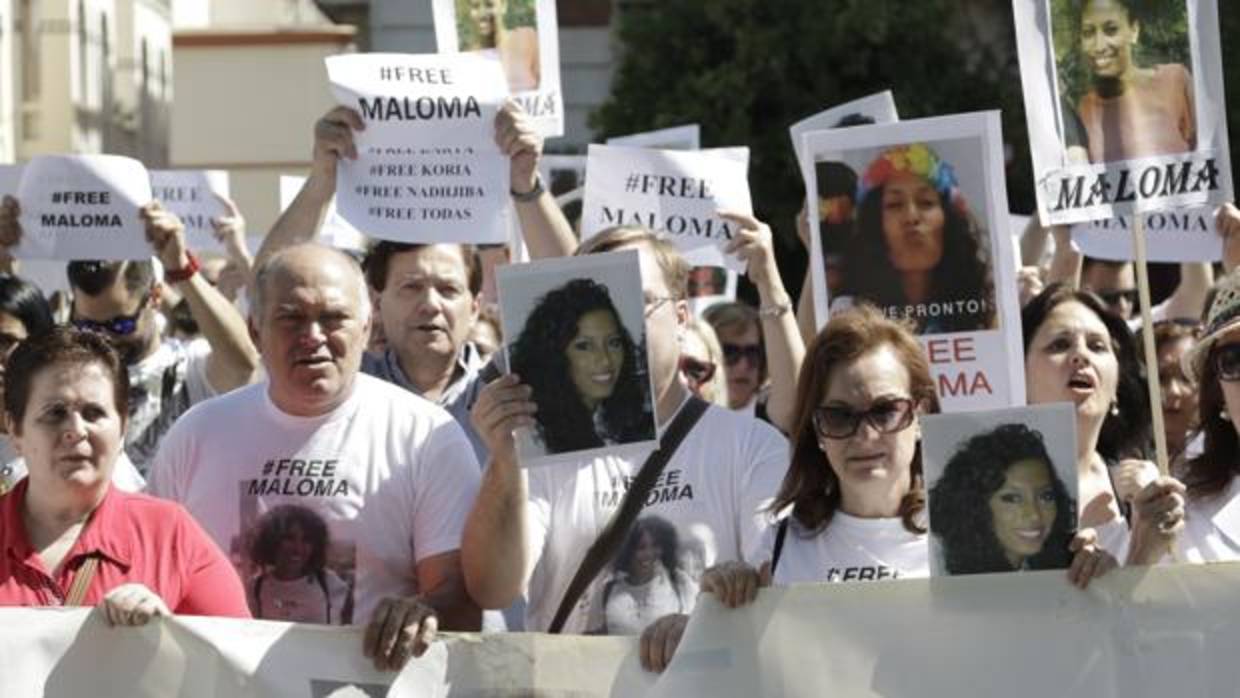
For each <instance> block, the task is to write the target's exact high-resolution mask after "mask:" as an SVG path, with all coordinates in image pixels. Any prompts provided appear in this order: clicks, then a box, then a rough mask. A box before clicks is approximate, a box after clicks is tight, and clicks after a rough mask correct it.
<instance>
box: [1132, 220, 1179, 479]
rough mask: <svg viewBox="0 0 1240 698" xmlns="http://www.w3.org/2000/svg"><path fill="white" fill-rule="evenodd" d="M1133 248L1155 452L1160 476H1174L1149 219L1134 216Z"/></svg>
mask: <svg viewBox="0 0 1240 698" xmlns="http://www.w3.org/2000/svg"><path fill="white" fill-rule="evenodd" d="M1132 247H1133V251H1134V252H1135V255H1134V256H1135V259H1134V260H1133V265H1134V266H1135V267H1136V272H1137V294H1138V296H1140V300H1141V305H1140V308H1141V341H1142V343H1143V344H1144V345H1145V382H1146V385H1147V386H1149V390H1150V415H1151V416H1153V418H1154V453H1155V455H1156V456H1157V458H1158V460H1157V461H1156V463H1157V465H1158V472H1159V474H1161V475H1163V476H1164V477H1165V476H1167V475H1168V474H1169V473H1170V461H1169V460H1168V458H1167V431H1166V429H1165V428H1164V427H1163V408H1162V387H1161V386H1160V385H1159V382H1158V354H1157V353H1155V348H1154V318H1153V317H1152V313H1151V310H1152V309H1153V308H1152V306H1151V305H1150V274H1149V270H1148V269H1146V254H1145V216H1144V215H1142V214H1140V213H1135V214H1133V216H1132Z"/></svg>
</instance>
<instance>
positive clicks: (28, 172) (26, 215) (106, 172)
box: [13, 155, 152, 260]
mask: <svg viewBox="0 0 1240 698" xmlns="http://www.w3.org/2000/svg"><path fill="white" fill-rule="evenodd" d="M17 198H18V200H19V201H20V202H21V211H22V213H21V225H22V241H21V243H20V244H19V245H18V246H17V247H16V248H14V250H13V253H14V256H16V257H19V258H35V259H60V260H72V259H109V260H113V259H149V258H150V257H151V252H152V250H151V245H150V243H148V242H147V241H146V232H145V228H144V227H143V225H142V221H141V220H140V219H139V217H138V209H139V208H140V207H142V206H144V205H145V204H146V203H147V202H149V201H150V200H151V178H150V175H149V174H148V173H147V171H146V168H145V167H143V166H142V163H140V162H138V161H137V160H133V159H131V158H126V157H120V156H118V155H38V156H35V157H34V158H32V159H31V160H30V162H29V163H27V164H26V166H25V168H24V169H23V171H22V178H21V184H20V186H19V187H18V196H17Z"/></svg>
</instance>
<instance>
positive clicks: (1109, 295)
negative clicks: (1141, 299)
mask: <svg viewBox="0 0 1240 698" xmlns="http://www.w3.org/2000/svg"><path fill="white" fill-rule="evenodd" d="M1098 297H1099V298H1101V299H1102V302H1103V303H1106V304H1107V305H1119V304H1120V301H1128V304H1129V305H1131V306H1132V307H1134V308H1135V307H1137V300H1138V298H1137V289H1135V288H1129V289H1124V290H1119V291H1103V292H1101V293H1099V294H1098Z"/></svg>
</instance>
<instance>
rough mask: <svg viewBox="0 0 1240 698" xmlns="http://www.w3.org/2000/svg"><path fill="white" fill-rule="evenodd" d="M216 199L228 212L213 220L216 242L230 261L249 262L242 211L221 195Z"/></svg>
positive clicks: (217, 195) (212, 228)
mask: <svg viewBox="0 0 1240 698" xmlns="http://www.w3.org/2000/svg"><path fill="white" fill-rule="evenodd" d="M215 198H216V199H218V200H219V202H220V203H221V204H223V205H224V208H225V209H226V210H227V211H228V213H226V214H225V215H223V216H216V217H215V218H212V219H211V231H212V233H213V234H214V235H215V240H216V242H218V243H219V244H220V245H221V246H222V247H223V248H224V252H225V253H226V254H227V255H228V258H229V259H230V260H234V261H237V260H245V261H249V259H250V250H249V248H247V247H246V242H245V216H243V215H241V209H239V208H237V204H236V203H234V202H233V200H232V199H230V198H228V197H227V196H222V195H220V194H216V195H215Z"/></svg>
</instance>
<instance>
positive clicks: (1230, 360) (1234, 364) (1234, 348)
mask: <svg viewBox="0 0 1240 698" xmlns="http://www.w3.org/2000/svg"><path fill="white" fill-rule="evenodd" d="M1214 369H1215V371H1217V372H1218V378H1219V380H1222V381H1227V382H1228V383H1235V382H1237V381H1240V343H1236V344H1227V345H1224V346H1221V347H1215V348H1214Z"/></svg>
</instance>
